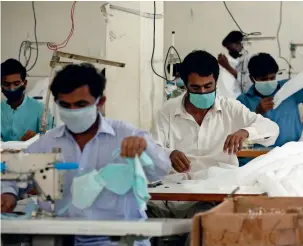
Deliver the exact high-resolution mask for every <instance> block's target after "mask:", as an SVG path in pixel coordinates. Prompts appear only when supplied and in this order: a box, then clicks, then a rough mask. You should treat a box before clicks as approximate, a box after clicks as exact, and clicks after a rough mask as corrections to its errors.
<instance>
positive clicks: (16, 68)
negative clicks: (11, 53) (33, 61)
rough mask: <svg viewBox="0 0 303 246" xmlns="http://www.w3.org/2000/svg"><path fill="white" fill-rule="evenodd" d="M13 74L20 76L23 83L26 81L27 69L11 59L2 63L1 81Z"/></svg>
mask: <svg viewBox="0 0 303 246" xmlns="http://www.w3.org/2000/svg"><path fill="white" fill-rule="evenodd" d="M12 74H20V77H21V79H22V81H24V80H25V79H26V68H25V67H23V65H22V64H21V63H20V62H19V61H17V60H16V59H12V58H11V59H7V60H6V61H5V62H3V63H1V80H2V79H3V77H5V76H8V75H12Z"/></svg>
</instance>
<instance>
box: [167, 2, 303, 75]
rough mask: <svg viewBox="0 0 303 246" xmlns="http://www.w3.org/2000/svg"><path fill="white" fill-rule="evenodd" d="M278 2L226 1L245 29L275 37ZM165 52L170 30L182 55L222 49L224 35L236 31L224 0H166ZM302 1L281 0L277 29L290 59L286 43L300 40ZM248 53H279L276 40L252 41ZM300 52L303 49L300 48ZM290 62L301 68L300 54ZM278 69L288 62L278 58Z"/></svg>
mask: <svg viewBox="0 0 303 246" xmlns="http://www.w3.org/2000/svg"><path fill="white" fill-rule="evenodd" d="M279 4H280V2H261V1H255V2H244V1H242V2H241V1H240V2H238V1H237V2H229V1H228V2H227V6H228V7H229V9H230V11H231V12H232V14H233V16H234V17H235V19H236V20H237V22H238V23H239V25H240V26H241V28H242V29H243V31H245V32H255V31H260V32H261V33H262V34H263V36H276V32H277V28H278V23H279ZM164 10H165V11H164V14H165V25H164V31H165V33H164V52H166V50H167V49H168V47H169V45H170V44H171V31H176V36H175V46H176V48H177V50H178V51H179V53H180V55H181V58H184V56H186V55H187V54H188V53H189V52H191V51H192V50H194V49H205V50H207V51H209V52H210V53H212V54H213V55H215V56H217V55H218V53H219V52H222V51H223V50H224V49H223V48H222V46H221V42H222V40H223V38H224V37H225V36H226V35H227V34H228V33H229V32H230V31H231V30H237V26H236V25H235V24H234V22H233V21H232V19H231V17H230V16H229V14H228V12H227V11H226V9H225V7H224V5H223V2H207V1H203V2H202V1H200V2H198V1H197V2H190V1H186V2H185V1H182V2H181V1H180V2H172V1H167V2H165V3H164ZM302 13H303V2H302V1H297V2H285V1H284V2H283V23H282V26H281V31H280V42H281V48H282V55H283V56H285V57H286V58H287V59H289V54H290V53H289V49H288V46H289V42H290V41H294V42H297V43H303V25H302V23H303V14H302ZM248 49H249V51H251V52H253V53H254V52H267V53H270V54H272V55H273V56H274V57H275V58H277V55H278V47H277V41H255V42H253V43H252V45H251V46H250V47H249V48H248ZM301 50H302V51H303V48H301ZM297 56H298V58H296V59H294V60H293V61H292V65H293V68H294V72H298V71H299V70H302V69H303V55H299V53H298V52H297ZM277 62H278V63H279V65H280V68H281V69H284V68H285V69H286V68H287V65H286V64H285V62H284V61H283V60H281V59H278V58H277Z"/></svg>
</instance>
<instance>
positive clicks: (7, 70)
mask: <svg viewBox="0 0 303 246" xmlns="http://www.w3.org/2000/svg"><path fill="white" fill-rule="evenodd" d="M26 85H27V81H26V69H25V68H24V67H23V66H22V64H21V63H20V62H19V61H17V60H15V59H8V60H6V61H5V62H3V63H2V64H1V90H2V93H3V94H4V96H5V97H6V98H7V100H4V101H3V102H1V139H2V141H4V142H6V141H27V140H29V139H31V138H32V137H34V136H35V135H36V134H37V133H39V131H40V120H41V116H42V114H43V110H44V105H43V104H42V103H40V102H38V101H37V100H35V99H33V98H30V97H28V96H26V95H24V91H25V88H26ZM52 121H53V120H52V116H51V115H50V114H48V126H47V127H48V128H47V129H50V128H52Z"/></svg>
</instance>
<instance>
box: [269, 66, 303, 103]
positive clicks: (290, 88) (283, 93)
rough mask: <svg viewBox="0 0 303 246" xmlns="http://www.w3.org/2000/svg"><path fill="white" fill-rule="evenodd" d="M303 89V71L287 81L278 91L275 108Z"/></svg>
mask: <svg viewBox="0 0 303 246" xmlns="http://www.w3.org/2000/svg"><path fill="white" fill-rule="evenodd" d="M301 89H303V71H302V72H300V73H299V74H297V76H295V77H294V78H292V79H290V80H289V81H288V82H287V83H285V84H284V85H283V86H282V88H281V89H280V90H279V91H278V92H277V94H276V95H275V97H274V108H277V107H279V105H280V104H281V103H282V102H283V101H284V100H285V99H286V98H288V97H290V96H291V95H293V94H295V93H296V92H298V91H299V90H301Z"/></svg>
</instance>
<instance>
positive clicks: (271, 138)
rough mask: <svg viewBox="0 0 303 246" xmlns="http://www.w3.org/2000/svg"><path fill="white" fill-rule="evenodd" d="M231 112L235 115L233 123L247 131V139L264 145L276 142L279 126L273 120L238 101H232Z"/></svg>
mask: <svg viewBox="0 0 303 246" xmlns="http://www.w3.org/2000/svg"><path fill="white" fill-rule="evenodd" d="M233 112H234V115H235V116H236V117H235V119H234V122H235V125H236V126H237V128H238V129H244V130H246V131H248V133H249V137H248V140H249V141H251V142H253V143H254V144H260V145H263V146H266V147H268V146H271V145H273V144H274V143H275V142H276V140H277V138H278V136H279V126H278V125H277V124H276V123H275V122H273V121H271V120H269V119H267V118H265V117H263V116H262V115H260V114H256V113H254V112H251V111H250V110H249V109H248V108H247V107H245V106H244V105H242V104H241V103H240V102H238V101H235V102H234V105H233Z"/></svg>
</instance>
